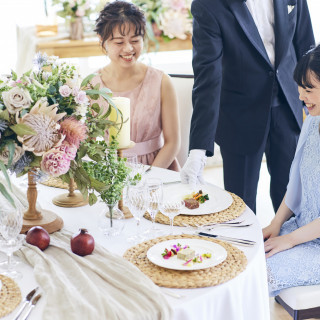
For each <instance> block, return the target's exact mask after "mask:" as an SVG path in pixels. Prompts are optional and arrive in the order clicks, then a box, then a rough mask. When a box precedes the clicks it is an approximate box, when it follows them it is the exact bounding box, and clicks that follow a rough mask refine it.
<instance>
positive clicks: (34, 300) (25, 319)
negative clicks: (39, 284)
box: [22, 294, 41, 320]
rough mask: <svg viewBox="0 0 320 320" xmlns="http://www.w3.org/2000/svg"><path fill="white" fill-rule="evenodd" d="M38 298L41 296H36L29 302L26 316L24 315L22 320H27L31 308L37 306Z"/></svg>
mask: <svg viewBox="0 0 320 320" xmlns="http://www.w3.org/2000/svg"><path fill="white" fill-rule="evenodd" d="M40 298H41V294H38V295H37V296H35V297H34V298H33V300H32V301H31V305H30V308H29V310H28V312H27V314H26V315H25V317H24V318H23V319H22V320H27V319H28V317H29V315H30V313H31V311H32V310H33V308H34V307H35V305H36V304H37V302H38V301H39V299H40Z"/></svg>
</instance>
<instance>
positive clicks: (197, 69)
mask: <svg viewBox="0 0 320 320" xmlns="http://www.w3.org/2000/svg"><path fill="white" fill-rule="evenodd" d="M191 12H192V14H193V19H194V20H193V38H192V43H193V61H192V63H193V70H194V77H195V82H194V87H193V94H192V102H193V115H192V120H191V129H190V146H189V148H190V154H189V157H188V159H187V162H186V164H185V165H184V167H183V169H182V172H181V179H182V182H183V183H190V184H194V183H196V182H201V181H202V170H203V167H204V164H205V161H206V156H212V155H213V152H214V150H213V149H214V142H215V141H216V142H217V144H219V145H220V149H221V155H222V157H223V167H224V184H225V189H226V190H228V191H231V192H233V193H235V194H237V195H238V196H240V197H241V198H242V199H243V200H244V201H245V202H246V204H247V205H248V206H249V207H250V208H251V209H252V210H253V211H255V210H256V193H257V185H258V180H259V172H260V166H261V160H262V156H263V153H265V154H266V159H267V166H268V171H269V173H270V176H271V183H270V195H271V199H272V202H273V207H274V209H275V210H277V208H278V207H279V205H280V203H281V201H282V199H283V196H284V194H285V191H286V186H287V183H288V179H289V171H290V165H291V162H292V159H293V156H294V152H295V148H296V143H297V140H298V136H299V133H300V129H301V125H302V110H303V105H302V103H301V102H300V100H299V98H298V89H297V86H296V84H295V82H294V80H293V70H294V67H295V65H296V62H297V60H298V59H299V58H300V57H301V56H302V55H303V54H304V53H305V52H306V51H308V50H309V49H310V48H311V47H312V46H313V45H314V36H313V31H312V25H311V20H310V15H309V11H308V7H307V3H306V0H247V1H245V0H194V1H193V3H192V8H191Z"/></svg>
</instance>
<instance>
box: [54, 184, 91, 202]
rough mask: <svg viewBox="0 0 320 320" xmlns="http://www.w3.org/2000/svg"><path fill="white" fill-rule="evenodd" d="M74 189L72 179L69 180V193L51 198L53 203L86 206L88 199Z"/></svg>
mask: <svg viewBox="0 0 320 320" xmlns="http://www.w3.org/2000/svg"><path fill="white" fill-rule="evenodd" d="M74 191H75V182H74V179H71V180H70V183H69V193H64V194H60V195H58V196H56V197H54V198H53V199H52V202H53V204H55V205H56V206H59V207H65V208H76V207H82V206H86V205H87V204H88V203H89V199H84V198H83V195H82V194H81V193H79V192H74Z"/></svg>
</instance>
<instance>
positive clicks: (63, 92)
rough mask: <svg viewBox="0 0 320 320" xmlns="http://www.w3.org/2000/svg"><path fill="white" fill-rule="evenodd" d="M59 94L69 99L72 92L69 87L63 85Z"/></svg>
mask: <svg viewBox="0 0 320 320" xmlns="http://www.w3.org/2000/svg"><path fill="white" fill-rule="evenodd" d="M59 92H60V94H61V95H62V96H63V97H69V96H70V94H71V92H72V90H71V88H70V87H69V86H68V85H66V84H65V85H63V86H61V87H60V88H59Z"/></svg>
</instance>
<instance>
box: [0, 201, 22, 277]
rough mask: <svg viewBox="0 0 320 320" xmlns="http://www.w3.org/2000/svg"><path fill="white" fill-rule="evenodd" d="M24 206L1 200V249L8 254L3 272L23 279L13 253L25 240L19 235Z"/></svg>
mask: <svg viewBox="0 0 320 320" xmlns="http://www.w3.org/2000/svg"><path fill="white" fill-rule="evenodd" d="M22 211H23V209H22V207H21V206H18V205H16V208H14V207H13V206H11V204H10V203H8V202H3V201H1V208H0V234H1V237H0V250H1V251H2V252H4V253H6V254H7V258H8V262H7V265H6V266H7V269H6V270H5V271H4V272H2V271H1V274H4V275H6V276H8V277H10V278H13V279H21V278H22V274H21V273H20V272H18V271H15V270H14V268H13V265H12V263H11V261H12V253H13V252H15V251H17V250H18V249H19V248H20V247H21V246H22V242H23V239H24V238H23V236H22V235H19V233H20V231H21V229H22V221H23V218H22Z"/></svg>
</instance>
